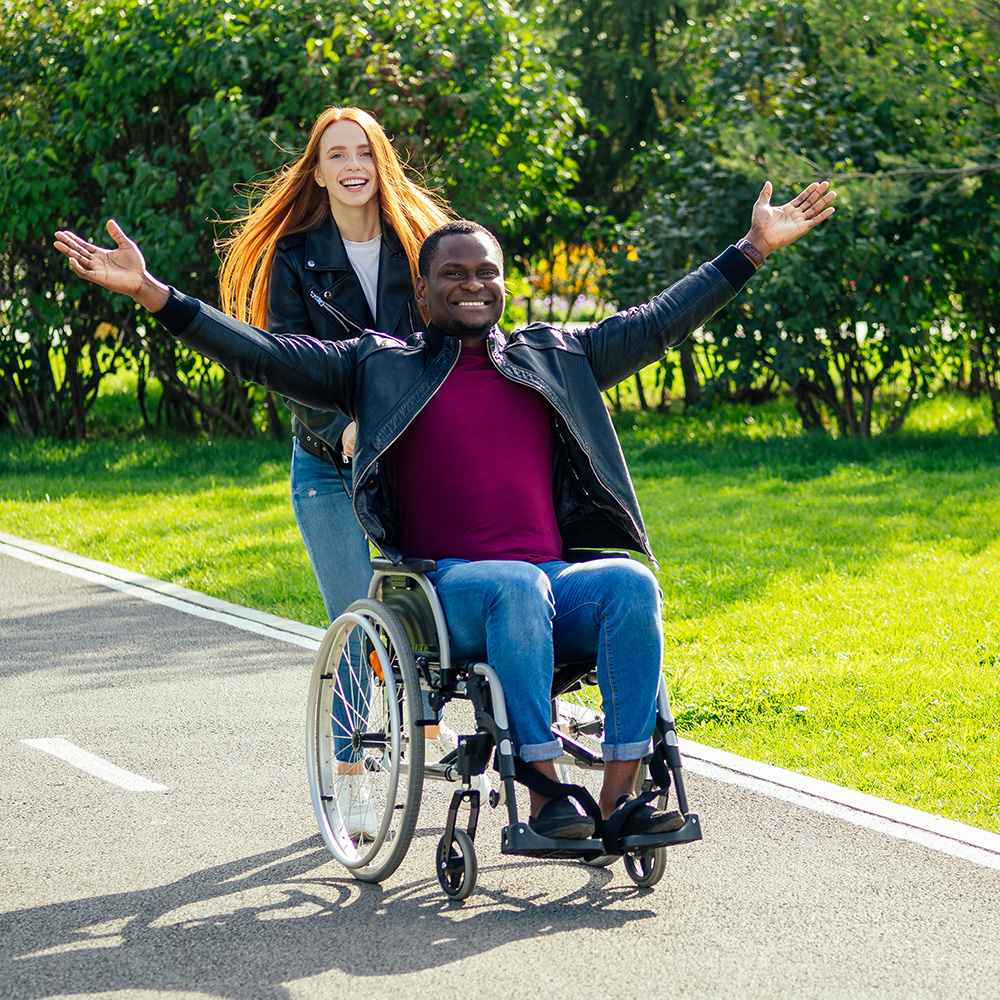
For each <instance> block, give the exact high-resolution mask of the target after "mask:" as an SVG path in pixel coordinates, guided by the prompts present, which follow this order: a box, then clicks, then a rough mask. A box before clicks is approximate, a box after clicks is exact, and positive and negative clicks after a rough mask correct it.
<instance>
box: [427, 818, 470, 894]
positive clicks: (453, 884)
mask: <svg viewBox="0 0 1000 1000" xmlns="http://www.w3.org/2000/svg"><path fill="white" fill-rule="evenodd" d="M478 874H479V865H478V863H477V861H476V848H475V845H474V844H473V843H472V838H471V837H470V836H469V835H468V834H467V833H466V832H465V830H455V832H454V833H453V834H452V839H451V840H450V841H449V840H446V839H445V838H444V837H442V838H441V839H440V840H439V841H438V849H437V877H438V882H440V883H441V888H442V889H444V892H445V895H446V896H447V897H448V898H449V899H456V900H459V899H465V898H467V897H468V896H469V895H471V893H472V891H473V889H475V888H476V878H477V876H478Z"/></svg>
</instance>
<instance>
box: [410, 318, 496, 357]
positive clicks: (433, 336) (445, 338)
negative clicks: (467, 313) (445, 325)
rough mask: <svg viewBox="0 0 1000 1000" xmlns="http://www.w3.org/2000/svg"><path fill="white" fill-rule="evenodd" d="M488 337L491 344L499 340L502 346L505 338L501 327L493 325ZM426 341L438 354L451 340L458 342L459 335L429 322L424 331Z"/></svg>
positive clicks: (433, 351)
mask: <svg viewBox="0 0 1000 1000" xmlns="http://www.w3.org/2000/svg"><path fill="white" fill-rule="evenodd" d="M486 339H487V341H488V342H489V343H491V344H495V343H497V342H499V343H500V344H501V346H502V345H503V342H504V339H503V333H502V332H501V330H500V327H498V326H495V327H493V329H492V330H490V332H489V335H488V336H487V338H486ZM424 341H425V342H426V344H427V347H428V348H429V349H430V352H431V354H438V353H440V351H441V348H442V347H444V345H445V344H446V343H448V342H449V341H451V342H452V343H455V344H457V343H458V337H454V336H452V335H451V334H450V333H445V332H444V330H442V329H441V328H440V327H439V326H435V325H434V324H433V323H428V324H427V329H426V330H425V331H424Z"/></svg>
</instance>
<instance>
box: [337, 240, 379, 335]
mask: <svg viewBox="0 0 1000 1000" xmlns="http://www.w3.org/2000/svg"><path fill="white" fill-rule="evenodd" d="M344 249H345V250H346V251H347V259H348V260H349V261H350V262H351V267H353V268H354V273H355V274H356V275H357V276H358V281H360V282H361V287H362V288H363V289H364V293H365V298H366V299H367V300H368V308H369V309H371V311H372V323H373V324H374V323H375V322H376V321H377V320H378V316H376V315H375V312H376V308H377V306H376V303H377V302H378V298H377V295H378V255H379V251H380V250H381V249H382V237H381V236H376V237H375V238H374V239H371V240H365V242H364V243H356V242H355V241H354V240H344Z"/></svg>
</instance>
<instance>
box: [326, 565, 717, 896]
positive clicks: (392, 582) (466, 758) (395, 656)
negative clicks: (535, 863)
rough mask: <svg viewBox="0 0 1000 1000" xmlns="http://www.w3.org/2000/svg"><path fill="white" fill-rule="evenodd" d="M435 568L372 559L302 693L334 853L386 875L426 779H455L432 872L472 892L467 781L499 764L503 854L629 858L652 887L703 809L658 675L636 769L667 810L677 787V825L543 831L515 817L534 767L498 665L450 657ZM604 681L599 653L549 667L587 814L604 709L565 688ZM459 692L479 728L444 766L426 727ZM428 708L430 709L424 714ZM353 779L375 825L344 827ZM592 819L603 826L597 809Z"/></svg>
mask: <svg viewBox="0 0 1000 1000" xmlns="http://www.w3.org/2000/svg"><path fill="white" fill-rule="evenodd" d="M617 554H618V553H615V555H617ZM435 568H436V567H435V563H434V562H432V561H430V560H411V561H409V562H406V563H402V564H399V565H394V564H392V563H390V562H389V561H388V560H386V559H381V558H376V559H373V560H372V570H373V574H374V576H373V580H372V584H371V587H370V588H369V592H368V597H366V598H364V599H361V600H358V601H355V602H354V603H353V604H352V605H351V606H350V607H349V608H348V609H347V610H346V611H345V612H344V613H343V614H342V615H340V616H339V617H338V618H337V619H336V621H334V622H333V623H332V624H331V626H330V628H329V629H328V630H327V632H326V635H325V636H324V639H323V641H322V644H321V646H320V649H319V652H318V654H317V656H316V661H315V665H314V668H313V674H312V679H311V682H310V687H309V701H308V720H307V745H308V772H309V785H310V792H311V795H312V803H313V808H314V810H315V813H316V818H317V821H318V824H319V829H320V833H321V835H322V837H323V840H324V842H325V843H326V846H327V848H328V849H329V851H330V853H331V854H332V855H333V856H334V857H335V858H336V859H337V860H338V861H339V862H340V863H341V864H343V865H344V867H345V868H347V869H348V871H350V873H351V874H352V875H353V876H354V877H355V878H357V879H360V880H362V881H369V882H380V881H382V880H383V879H386V878H388V877H389V876H390V875H391V874H392V873H393V872H394V871H395V870H396V869H397V868H398V866H399V865H400V863H401V862H402V861H403V858H404V857H405V855H406V851H407V849H408V848H409V845H410V842H411V839H412V837H413V832H414V829H415V827H416V823H417V817H418V814H419V811H420V804H421V796H422V791H423V783H424V781H425V780H437V781H445V782H451V783H453V784H455V786H456V788H455V791H454V793H453V795H452V798H451V804H450V807H449V810H448V816H447V820H446V823H445V831H444V834H443V835H442V836H441V838H440V840H439V842H438V845H437V853H436V874H437V878H438V881H439V883H440V885H441V888H442V889H443V890H444V893H445V894H446V896H448V897H449V898H450V899H453V900H461V899H465V898H466V897H467V896H468V895H469V894H470V893H471V892H472V891H473V890H474V889H475V886H476V880H477V872H478V866H477V859H476V850H475V846H474V838H475V834H476V827H477V823H478V819H479V811H480V808H481V806H482V805H484V803H481V802H480V801H479V799H480V793H479V791H478V789H476V788H473V787H472V786H471V779H472V778H473V776H475V775H480V774H483V773H484V772H485V771H486V770H487V768H488V767H489V765H490V763H491V761H492V762H493V767H494V770H495V772H496V773H497V774H498V775H499V788H498V789H494V790H492V791H491V792H490V793H489V796H488V798H489V803H488V804H489V805H490V806H491V807H493V808H498V807H506V809H507V820H508V821H507V824H506V826H504V827H503V829H502V832H501V842H500V852H501V854H504V855H520V856H529V857H551V858H574V859H578V860H580V861H582V862H584V863H587V864H591V865H599V866H606V865H609V864H611V863H612V862H614V861H615V860H616V859H617V858H618V857H623V859H624V864H625V869H626V871H627V873H628V875H629V877H630V878H631V880H632V881H633V882H634V883H635V884H636V885H638V886H642V887H652V886H654V885H655V884H656V883H657V882H659V880H660V878H661V877H662V876H663V873H664V871H665V868H666V847H667V846H672V845H675V844H684V843H691V842H693V841H697V840H700V839H701V827H700V825H699V821H698V816H697V814H695V813H692V812H689V810H688V803H687V797H686V795H685V792H684V784H683V780H682V776H681V758H680V751H679V748H678V744H677V732H676V728H675V725H674V719H673V714H672V712H671V710H670V702H669V699H668V697H667V690H666V685H665V683H664V680H663V677H662V674H661V677H660V686H659V692H658V696H657V718H656V727H655V732H654V734H653V746H654V750H653V753H652V754H651V755H649V756H647V757H646V758H645V759H644V761H643V763H642V766H641V767H640V769H639V777H638V780H637V782H636V791H637V793H640V794H641V795H642V797H644V799H645V800H646V801H651V802H653V804H654V805H658V807H659V808H663V807H664V805H665V804H666V802H667V799H668V797H669V794H670V790H671V786H672V789H673V794H674V797H675V807H676V810H677V811H678V812H679V813H680V814H681V817H682V818H683V826H681V827H680V829H677V830H674V831H671V832H668V833H658V834H655V835H645V836H643V835H634V836H625V837H620V838H618V839H617V840H616V841H615V842H613V843H611V844H608V843H605V841H604V840H602V839H601V836H600V827H598V832H597V833H596V834H595V836H593V837H590V838H587V839H584V840H567V839H553V838H547V837H542V836H539V835H538V834H536V833H535V832H534V831H533V830H532V829H531V827H529V826H528V824H527V823H526V822H525V821H523V820H521V819H519V817H518V814H517V801H516V795H515V782H519V783H521V784H529V785H530V784H531V780H530V779H531V778H532V775H533V774H537V772H535V771H534V769H532V768H529V767H528V766H527V765H525V764H523V763H522V762H521V761H520V760H519V759H517V758H515V756H514V754H513V743H512V740H511V737H510V733H509V730H508V722H507V708H506V703H505V701H504V694H503V686H502V684H501V683H500V679H499V677H498V676H497V673H496V671H495V670H494V669H493V668H492V667H491V666H490V665H489V664H488V663H482V662H459V661H456V660H454V659H452V657H451V654H450V650H449V644H448V629H447V625H446V622H445V617H444V612H443V610H442V607H441V603H440V600H439V598H438V595H437V593H436V592H435V590H434V587H433V586H432V584H431V583H430V581H429V580H428V579H427V575H426V574H427V573H429V572H432V571H433V570H434V569H435ZM596 682H597V676H596V667H595V663H594V661H593V660H591V661H588V662H583V663H559V664H556V666H555V671H554V680H553V687H552V705H553V710H552V731H553V734H554V736H555V737H556V738H558V740H559V741H560V744H561V747H562V753H561V755H560V756H559V757H558V758H557V759H556V761H555V764H556V768H557V773H558V774H559V775H560V777H561V778H562V779H563V782H564V784H562V785H560V786H559V788H560V789H562V793H563V794H565V793H566V790H567V788H568V789H569V790H570V792H571V797H574V798H576V799H577V801H578V802H581V803H582V804H583V805H584V808H586V809H587V811H588V812H591V813H592V814H593V811H594V810H595V809H596V808H597V807H596V803H595V802H594V798H593V796H592V795H591V794H590V791H589V789H588V787H587V783H588V781H589V782H590V783H591V786H592V787H596V786H594V781H595V779H596V781H597V782H598V783H599V781H600V779H601V777H602V772H603V767H604V762H603V759H602V756H601V745H600V744H601V735H602V732H603V716H602V715H601V714H600V713H599V712H597V711H594V710H592V709H589V708H587V707H585V706H584V705H581V704H578V703H574V702H570V701H567V700H566V698H565V696H566V695H568V694H571V693H573V692H575V691H579V690H580V689H581V688H582V687H584V686H587V685H592V684H596ZM454 699H460V700H466V701H468V702H470V703H471V708H472V712H473V714H474V719H475V732H473V733H471V734H469V735H462V736H460V737H459V743H458V748H457V750H453V751H452V752H451V753H449V754H446V755H445V757H444V758H443V759H442V760H441V761H437V762H427V761H425V759H424V742H425V736H424V729H425V727H426V726H433V725H436V724H437V716H438V715H439V713H440V710H441V709H442V708H443V707H444V706H445V705H446V704H447V703H448V702H449V701H452V700H454ZM425 706H429V708H430V709H431V712H430V713H428V711H427V708H426V707H425ZM427 714H430V715H431V716H432V717H431V718H425V717H424V716H425V715H427ZM526 772H530V773H526ZM347 778H350V780H351V781H352V782H353V783H354V787H360V788H363V790H364V792H363V793H362V794H365V795H366V798H367V801H369V802H370V803H371V806H372V809H371V813H370V817H371V824H370V825H371V827H373V828H372V829H368V830H366V831H364V833H363V834H359V833H357V832H356V831H355V832H354V833H353V834H352V833H350V832H349V831H348V827H347V823H346V822H345V815H344V807H343V801H342V800H343V796H342V795H338V789H340V788H341V787H342V786H343V783H344V781H345V779H347ZM543 780H547V779H543ZM549 791H550V792H551V791H552V789H549ZM581 793H582V794H581ZM588 798H589V804H588V803H587V802H586V801H585V800H586V799H588ZM366 808H367V807H366ZM595 818H596V819H597V820H598V821H599V819H600V817H599V813H598V815H597V816H596V817H595Z"/></svg>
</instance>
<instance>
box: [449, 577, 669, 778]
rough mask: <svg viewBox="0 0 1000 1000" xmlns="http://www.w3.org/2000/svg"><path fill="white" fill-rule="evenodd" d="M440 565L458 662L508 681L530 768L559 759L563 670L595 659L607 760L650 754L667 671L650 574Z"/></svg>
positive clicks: (521, 749)
mask: <svg viewBox="0 0 1000 1000" xmlns="http://www.w3.org/2000/svg"><path fill="white" fill-rule="evenodd" d="M437 565H438V568H437V570H436V571H435V572H433V573H431V574H429V577H430V579H431V581H432V582H433V583H434V585H435V586H436V587H437V591H438V594H439V596H440V598H441V604H442V606H443V608H444V613H445V617H446V618H447V620H448V634H449V636H450V638H451V648H452V654H453V655H454V656H455V657H457V658H461V659H481V660H485V661H486V662H487V663H489V664H490V665H491V666H492V667H493V668H494V669H495V670H496V671H497V673H498V674H499V676H500V681H501V683H502V684H503V689H504V696H505V698H506V701H507V713H508V717H509V721H510V728H511V736H512V738H513V740H514V744H515V747H516V753H517V754H518V756H519V757H521V759H522V760H526V761H542V760H552V759H553V758H555V757H558V756H559V753H560V749H559V742H558V740H554V739H553V738H552V731H551V728H550V725H551V709H550V705H551V691H552V672H553V664H554V662H555V661H556V660H559V661H564V660H577V659H584V658H586V657H589V656H594V657H595V658H596V662H597V679H598V683H599V685H600V688H601V696H602V698H603V700H604V713H605V721H604V744H603V756H604V759H605V760H635V759H637V758H639V757H642V756H644V755H645V754H646V753H648V752H649V750H650V748H651V744H650V737H651V736H652V733H653V725H654V723H655V718H656V692H657V687H658V685H659V680H660V671H661V670H662V664H663V619H662V616H661V615H662V612H661V604H662V600H663V595H662V593H661V591H660V586H659V584H658V583H657V580H656V577H655V576H654V575H653V573H652V572H651V571H650V570H649V569H647V568H646V567H645V566H643V565H642V564H641V563H638V562H633V561H632V560H630V559H595V560H592V561H590V562H582V563H566V562H548V563H542V564H540V565H537V566H536V565H533V564H531V563H526V562H516V561H506V560H484V561H480V562H469V561H467V560H463V559H442V560H440V561H439V562H438V564H437Z"/></svg>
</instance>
